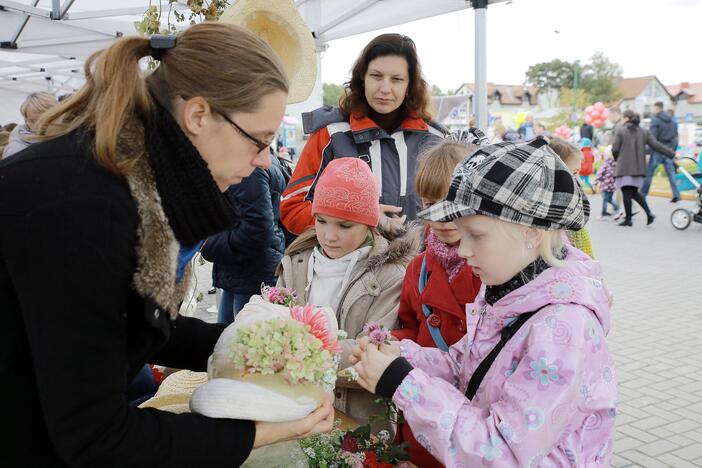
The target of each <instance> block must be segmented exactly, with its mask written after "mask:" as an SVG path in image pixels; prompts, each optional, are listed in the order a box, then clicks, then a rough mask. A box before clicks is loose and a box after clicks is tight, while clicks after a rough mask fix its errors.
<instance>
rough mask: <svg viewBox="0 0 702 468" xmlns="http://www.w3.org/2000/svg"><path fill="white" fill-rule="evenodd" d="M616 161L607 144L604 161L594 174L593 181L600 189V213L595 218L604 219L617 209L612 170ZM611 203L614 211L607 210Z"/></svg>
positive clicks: (615, 165)
mask: <svg viewBox="0 0 702 468" xmlns="http://www.w3.org/2000/svg"><path fill="white" fill-rule="evenodd" d="M616 167H617V162H616V161H615V160H614V157H613V156H612V147H611V146H608V147H607V149H606V150H605V153H604V162H603V163H602V166H600V168H599V169H598V171H597V174H596V175H595V183H596V184H597V185H598V186H599V187H600V190H601V191H602V213H601V214H600V216H598V218H597V219H606V218H607V217H611V216H612V215H613V214H615V213H617V212H618V211H619V205H617V203H616V202H615V201H614V191H615V190H616V189H617V187H616V186H615V184H614V171H615V169H616ZM608 205H612V208H614V213H610V212H609V211H608V210H607V206H608Z"/></svg>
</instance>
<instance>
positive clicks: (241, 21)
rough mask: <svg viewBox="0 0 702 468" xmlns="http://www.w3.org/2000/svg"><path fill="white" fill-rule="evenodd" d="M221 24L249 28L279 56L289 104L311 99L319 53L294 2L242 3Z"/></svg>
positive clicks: (252, 0) (254, 0)
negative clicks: (284, 74)
mask: <svg viewBox="0 0 702 468" xmlns="http://www.w3.org/2000/svg"><path fill="white" fill-rule="evenodd" d="M219 21H223V22H225V23H230V24H236V25H238V26H241V27H244V28H246V29H248V30H249V31H251V32H253V33H254V34H255V35H256V36H258V37H259V38H261V39H263V40H264V41H266V42H267V43H268V45H270V46H271V48H272V49H273V50H274V51H275V52H276V53H277V54H278V57H280V61H281V62H282V63H283V66H284V67H285V71H286V72H287V74H288V78H289V80H290V92H289V94H288V103H290V104H294V103H296V102H302V101H304V100H305V99H307V98H308V97H309V95H310V93H311V92H312V89H313V88H314V84H315V81H316V79H317V54H316V52H315V44H314V39H313V38H312V32H311V31H310V29H309V28H308V27H307V24H306V23H305V20H303V19H302V16H300V13H299V12H298V11H297V8H296V7H295V5H294V3H293V0H239V1H238V2H236V3H235V4H234V5H232V6H231V7H230V8H228V9H227V10H226V11H225V12H224V13H222V16H221V17H220V18H219Z"/></svg>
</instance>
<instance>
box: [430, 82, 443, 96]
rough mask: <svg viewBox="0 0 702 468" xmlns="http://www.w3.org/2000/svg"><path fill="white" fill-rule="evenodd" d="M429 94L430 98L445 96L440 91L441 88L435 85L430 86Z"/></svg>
mask: <svg viewBox="0 0 702 468" xmlns="http://www.w3.org/2000/svg"><path fill="white" fill-rule="evenodd" d="M429 92H430V93H431V95H432V96H445V94H444V92H443V91H441V88H439V87H438V86H436V85H435V84H433V85H431V88H430V89H429Z"/></svg>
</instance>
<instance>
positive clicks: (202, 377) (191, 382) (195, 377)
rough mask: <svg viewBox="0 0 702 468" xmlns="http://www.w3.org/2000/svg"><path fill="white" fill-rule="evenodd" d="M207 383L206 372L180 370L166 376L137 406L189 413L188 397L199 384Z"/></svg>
mask: <svg viewBox="0 0 702 468" xmlns="http://www.w3.org/2000/svg"><path fill="white" fill-rule="evenodd" d="M205 383H207V372H193V371H189V370H181V371H178V372H175V373H173V374H171V375H169V376H168V377H166V378H165V379H164V380H163V382H161V385H160V386H159V387H158V390H157V391H156V394H155V395H154V396H153V397H152V398H149V399H148V400H146V401H145V402H144V403H142V404H141V405H139V408H157V409H160V410H162V411H169V412H171V413H189V412H190V407H189V406H188V405H189V403H190V397H191V395H192V394H193V392H194V391H195V390H196V389H197V388H198V387H199V386H201V385H203V384H205Z"/></svg>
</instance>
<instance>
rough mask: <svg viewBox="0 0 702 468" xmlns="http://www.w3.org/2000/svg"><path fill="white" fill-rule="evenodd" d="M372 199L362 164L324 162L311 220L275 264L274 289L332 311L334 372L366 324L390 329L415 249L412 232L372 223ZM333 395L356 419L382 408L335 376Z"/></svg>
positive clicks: (373, 182) (373, 187)
mask: <svg viewBox="0 0 702 468" xmlns="http://www.w3.org/2000/svg"><path fill="white" fill-rule="evenodd" d="M379 197H380V194H379V189H378V182H377V179H376V178H375V176H374V175H373V172H371V169H370V167H369V166H368V164H367V163H366V162H364V161H363V160H361V159H359V158H339V159H335V160H333V161H332V162H330V163H329V164H328V165H327V167H326V168H325V170H324V172H323V173H322V175H321V176H320V178H319V181H318V183H317V188H316V193H315V197H314V201H313V202H312V215H313V216H314V219H315V225H314V227H312V228H310V229H308V230H307V231H305V232H304V233H302V234H301V235H300V236H299V237H298V238H297V239H296V240H295V241H293V243H292V244H290V246H289V247H288V249H287V251H286V255H285V256H284V257H283V260H282V262H281V264H280V266H279V267H278V272H277V273H278V286H281V287H287V288H292V289H294V290H295V291H296V292H297V294H298V300H299V302H300V303H302V304H306V303H310V304H315V305H317V306H328V307H331V308H332V309H333V310H334V311H335V312H336V319H337V320H338V322H339V329H340V330H344V331H345V332H346V333H347V334H348V339H347V340H344V341H342V342H341V349H342V353H341V364H340V366H339V368H340V369H345V368H346V367H349V366H350V365H351V363H350V362H349V356H350V355H351V348H352V347H353V345H354V344H355V342H356V341H355V340H356V339H357V338H360V337H361V336H363V335H364V334H365V333H364V331H363V326H364V325H365V324H366V323H367V322H370V321H374V322H377V323H379V324H381V325H383V326H384V327H385V328H387V329H389V330H391V329H393V328H395V327H396V324H397V310H398V307H399V302H400V291H401V289H402V280H403V278H404V277H405V269H406V267H407V264H408V263H409V262H410V261H411V260H412V259H413V258H414V256H415V255H416V254H417V253H418V251H419V235H417V236H413V235H398V234H404V231H403V232H402V233H399V232H398V231H395V232H390V231H389V229H390V227H383V229H384V230H383V231H382V232H381V231H380V230H379V229H378V228H377V225H378V220H379V218H380V208H379V205H378V200H379ZM389 224H390V223H389ZM393 226H394V225H393ZM412 234H414V233H412ZM389 239H392V240H389ZM345 384H346V385H347V386H346V387H344V386H343V385H345ZM334 393H335V401H334V406H335V407H336V408H337V409H338V410H340V411H343V412H345V413H346V414H347V415H349V416H351V417H352V418H354V419H355V420H356V421H357V422H359V423H360V424H365V423H366V422H368V420H369V417H370V416H372V415H375V414H382V413H383V412H384V407H382V406H380V405H376V404H375V403H374V401H375V399H376V398H375V397H374V396H373V395H372V394H370V393H368V392H367V391H365V390H363V389H362V388H359V386H358V385H357V384H356V383H355V382H348V383H346V380H345V379H343V378H341V379H339V380H338V382H337V388H336V390H335V392H334ZM372 427H373V430H374V432H377V431H378V430H380V429H390V425H389V424H387V425H383V426H382V427H381V425H373V426H372Z"/></svg>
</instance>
